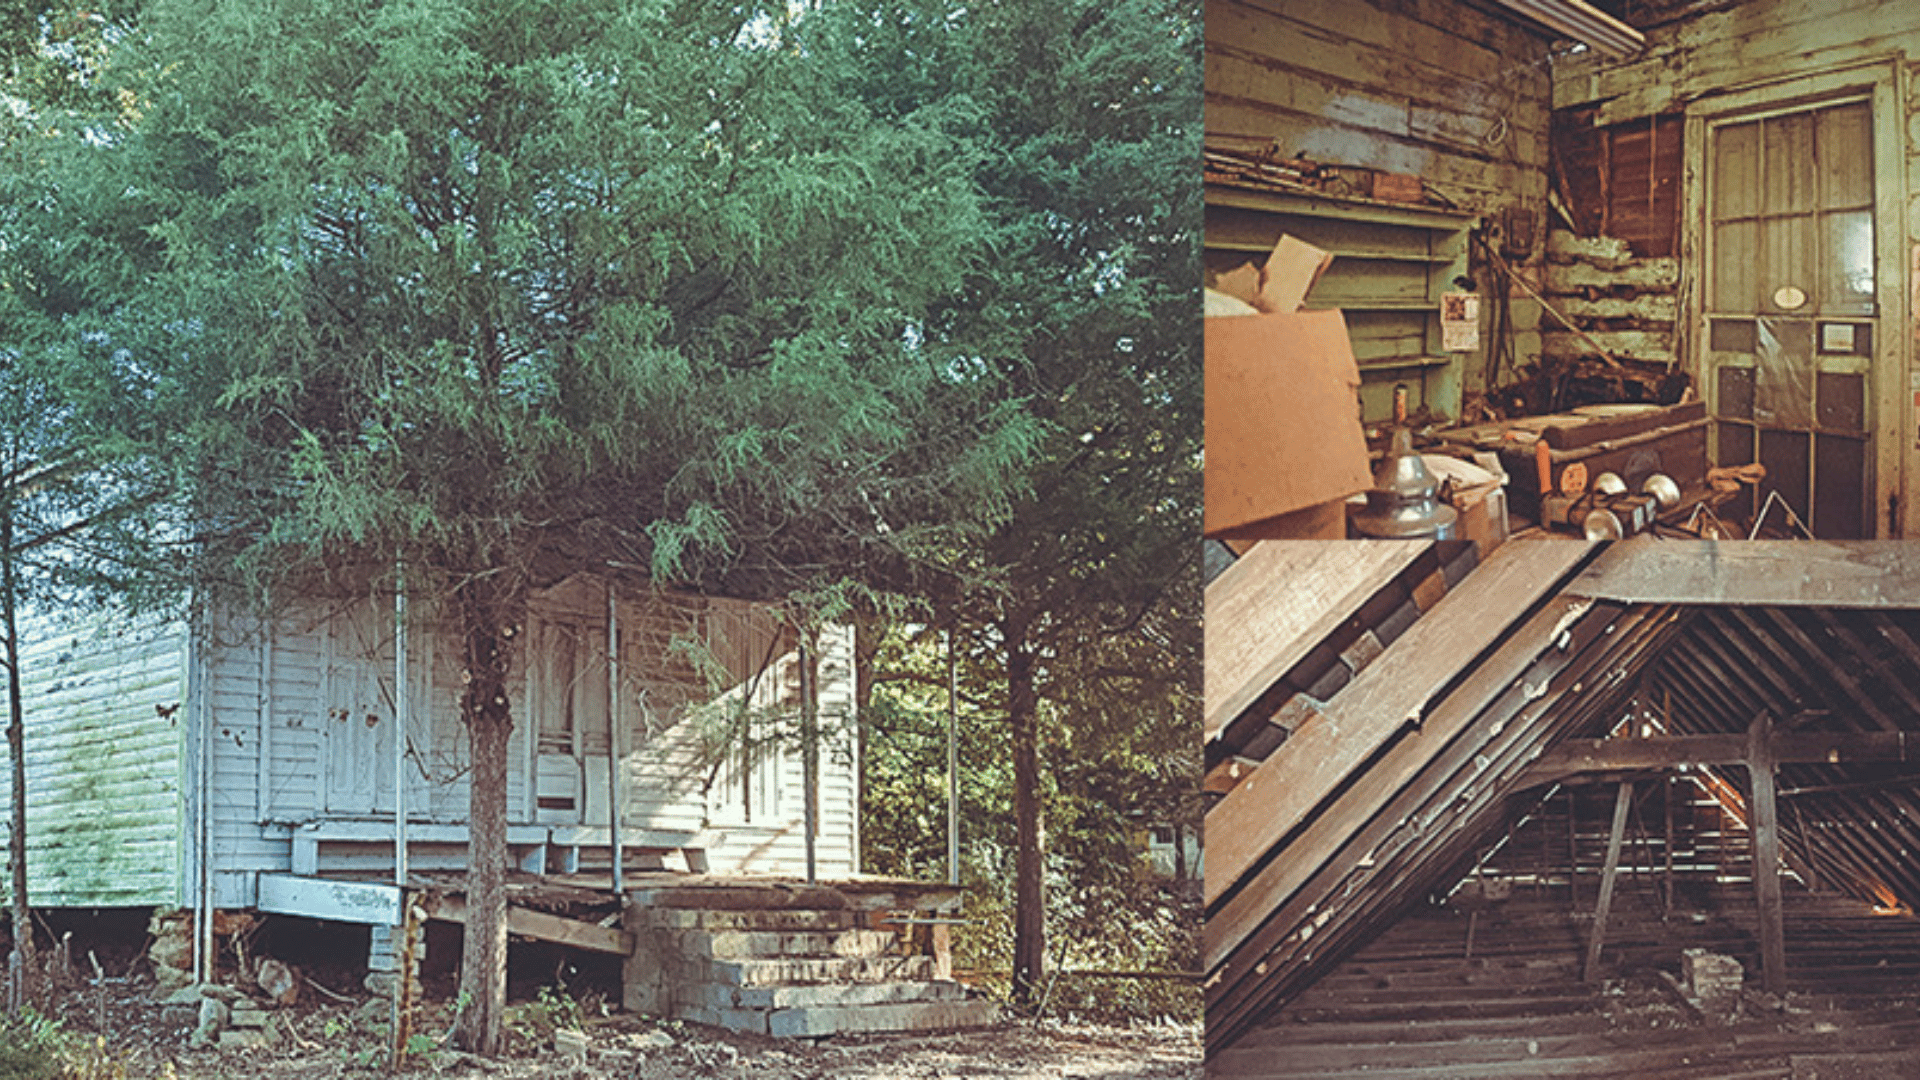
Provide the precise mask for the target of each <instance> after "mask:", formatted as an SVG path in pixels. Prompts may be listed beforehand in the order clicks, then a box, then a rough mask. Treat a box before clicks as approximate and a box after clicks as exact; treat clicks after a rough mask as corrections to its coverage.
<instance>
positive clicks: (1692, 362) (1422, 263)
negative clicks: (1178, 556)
mask: <svg viewBox="0 0 1920 1080" xmlns="http://www.w3.org/2000/svg"><path fill="white" fill-rule="evenodd" d="M1206 39H1207V40H1206V153H1205V190H1206V232H1205V266H1206V276H1207V284H1208V288H1209V290H1210V294H1209V303H1210V313H1214V312H1217V311H1225V310H1232V311H1247V310H1250V309H1251V310H1256V311H1259V312H1261V313H1262V314H1261V319H1264V320H1266V322H1267V325H1266V326H1265V330H1264V332H1263V333H1257V334H1256V333H1253V332H1251V331H1250V330H1246V329H1240V328H1236V329H1233V330H1230V329H1229V328H1228V327H1227V326H1226V325H1225V324H1238V323H1240V322H1241V321H1242V320H1240V319H1231V318H1209V319H1208V387H1209V399H1208V433H1207V439H1208V468H1209V476H1208V493H1207V500H1208V521H1207V531H1208V533H1209V535H1212V536H1217V537H1224V538H1230V539H1239V540H1245V539H1248V538H1253V537H1295V538H1339V537H1342V536H1368V535H1370V536H1391V535H1401V534H1402V532H1399V531H1395V530H1402V531H1404V530H1406V529H1408V528H1418V527H1421V526H1424V527H1426V528H1427V529H1428V534H1429V535H1434V534H1435V533H1434V532H1433V528H1434V522H1433V516H1439V517H1447V515H1448V513H1449V512H1451V514H1452V515H1453V516H1452V517H1450V518H1448V523H1449V524H1450V526H1451V528H1452V535H1455V536H1466V537H1469V538H1473V539H1477V540H1480V541H1482V543H1483V546H1485V543H1486V541H1487V540H1488V538H1490V537H1496V538H1497V537H1499V536H1504V535H1508V534H1516V535H1517V534H1521V533H1525V532H1527V531H1529V530H1538V531H1539V532H1541V533H1543V534H1546V535H1567V536H1582V535H1585V536H1591V537H1611V536H1618V535H1624V534H1631V533H1634V532H1644V531H1655V532H1661V533H1665V534H1667V535H1678V536H1701V537H1707V538H1726V539H1731V538H1740V539H1745V538H1749V537H1755V536H1757V537H1761V538H1781V539H1787V538H1818V539H1821V540H1849V539H1862V538H1865V539H1874V538H1880V539H1893V538H1899V537H1902V536H1910V535H1914V534H1915V533H1916V532H1920V510H1917V509H1916V508H1915V505H1914V502H1915V496H1916V495H1920V492H1916V491H1912V490H1910V489H1911V488H1913V487H1914V486H1915V485H1916V484H1920V367H1916V357H1915V355H1914V347H1913V342H1914V339H1915V334H1914V332H1913V328H1912V327H1911V326H1910V324H1909V320H1910V319H1911V318H1912V308H1913V306H1914V305H1913V304H1912V303H1911V302H1910V297H1911V296H1912V294H1913V290H1914V289H1915V288H1916V286H1920V179H1915V177H1920V167H1916V165H1915V164H1913V163H1914V162H1916V161H1920V113H1916V111H1915V110H1916V108H1920V9H1917V8H1914V7H1913V6H1912V5H1908V4H1903V3H1899V2H1897V0H1821V2H1818V3H1813V2H1809V0H1591V2H1582V0H1208V2H1207V5H1206ZM1283 238H1286V239H1285V240H1284V241H1283ZM1215 301H1219V306H1218V307H1216V306H1214V302H1215ZM1243 305H1244V306H1243ZM1334 312H1337V313H1338V314H1337V316H1333V317H1337V318H1338V319H1339V320H1340V321H1341V322H1342V323H1344V329H1345V333H1344V335H1342V337H1341V339H1340V340H1336V341H1333V342H1332V343H1331V345H1329V344H1327V343H1326V342H1324V341H1323V340H1322V339H1321V338H1317V337H1313V336H1312V335H1310V334H1308V333H1307V329H1310V327H1306V322H1305V320H1306V319H1307V317H1308V316H1315V317H1327V316H1328V313H1334ZM1248 325H1249V326H1251V325H1252V324H1251V323H1249V324H1248ZM1249 365H1250V366H1251V367H1252V369H1253V370H1252V373H1251V374H1249V373H1248V371H1246V370H1242V369H1243V368H1244V367H1247V366H1249ZM1262 372H1265V373H1268V374H1267V375H1265V376H1263V375H1262V374H1261V373H1262ZM1274 373H1280V374H1277V375H1275V374H1274ZM1263 378H1269V379H1272V380H1273V382H1274V383H1275V385H1272V386H1267V385H1264V384H1263V382H1262V380H1263ZM1316 380H1324V381H1326V382H1328V383H1329V384H1330V385H1332V386H1333V387H1335V388H1336V389H1337V390H1338V391H1340V392H1341V393H1339V394H1336V395H1335V398H1336V400H1338V401H1339V402H1340V407H1338V408H1328V407H1327V406H1326V405H1325V404H1324V402H1325V401H1326V400H1327V399H1326V398H1325V397H1324V396H1317V395H1315V394H1313V393H1303V392H1301V391H1302V387H1307V388H1309V389H1310V388H1311V387H1312V386H1314V385H1317V383H1316ZM1342 395H1344V396H1342ZM1354 397H1357V406H1355V405H1353V404H1351V402H1352V401H1353V398H1354ZM1242 414H1244V417H1243V416H1242ZM1276 427H1284V428H1286V429H1287V434H1285V435H1282V436H1275V435H1274V434H1273V429H1274V428H1276ZM1396 432H1404V437H1405V439H1406V443H1407V445H1406V446H1405V447H1402V448H1400V449H1399V450H1398V451H1396V448H1395V434H1396ZM1241 457H1244V458H1245V459H1246V462H1247V463H1246V465H1245V466H1244V467H1240V466H1239V465H1238V459H1239V458H1241ZM1403 457H1411V458H1412V459H1413V460H1414V461H1417V462H1419V463H1421V465H1422V466H1424V468H1425V469H1426V470H1429V471H1430V472H1431V475H1430V476H1429V477H1428V478H1427V481H1428V482H1430V483H1431V485H1432V487H1433V488H1434V489H1436V491H1435V494H1436V496H1437V501H1438V502H1439V503H1441V504H1446V509H1445V510H1441V511H1439V512H1438V513H1437V515H1429V516H1428V517H1420V515H1419V514H1410V513H1409V512H1402V513H1400V514H1399V515H1398V517H1396V516H1395V515H1394V514H1392V513H1385V514H1382V513H1381V512H1380V511H1381V507H1379V506H1378V505H1376V504H1377V503H1378V501H1379V499H1380V498H1381V497H1379V496H1369V497H1367V498H1370V499H1373V500H1374V502H1373V503H1369V505H1368V507H1367V508H1364V509H1363V508H1362V507H1361V506H1360V505H1359V503H1360V501H1361V499H1362V498H1363V496H1362V494H1361V493H1362V492H1363V491H1365V490H1366V489H1368V488H1373V489H1375V490H1379V491H1388V492H1389V493H1391V491H1392V489H1393V488H1394V486H1395V485H1396V484H1401V485H1404V484H1405V483H1406V477H1405V476H1404V475H1397V474H1396V473H1395V471H1394V463H1395V462H1396V461H1398V460H1399V459H1401V458H1403ZM1402 472H1404V470H1402ZM1272 474H1284V475H1278V476H1275V475H1272ZM1249 476H1252V477H1253V479H1248V477H1249ZM1656 476H1660V477H1665V478H1666V480H1668V481H1671V484H1663V483H1662V482H1660V481H1657V480H1654V479H1653V477H1656ZM1388 501H1389V502H1391V501H1392V500H1391V498H1389V499H1388ZM1349 503H1351V504H1352V505H1351V508H1349ZM1418 509H1427V508H1426V507H1425V506H1424V504H1423V506H1422V507H1420V508H1418ZM1370 512H1372V513H1373V516H1374V518H1376V519H1382V520H1373V519H1369V517H1368V514H1369V513H1370ZM1409 517H1411V518H1414V519H1417V520H1416V521H1415V524H1414V525H1408V523H1407V519H1408V518H1409ZM1447 534H1448V531H1447V528H1445V527H1441V528H1439V531H1438V535H1442V536H1445V535H1447Z"/></svg>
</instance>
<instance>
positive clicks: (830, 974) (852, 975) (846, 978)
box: [687, 956, 933, 986]
mask: <svg viewBox="0 0 1920 1080" xmlns="http://www.w3.org/2000/svg"><path fill="white" fill-rule="evenodd" d="M687 966H688V967H690V968H691V967H696V966H698V964H697V962H694V963H689V964H688V965H687ZM705 966H706V969H707V970H706V975H707V978H705V979H696V980H695V981H702V982H716V983H725V984H729V985H732V986H781V985H793V984H798V985H807V984H811V983H853V982H884V981H887V980H898V979H905V980H909V981H917V982H926V981H930V980H932V978H933V957H931V956H871V957H852V956H848V957H838V956H837V957H832V958H822V957H803V958H800V959H779V960H710V961H707V962H706V965H705ZM689 974H692V972H689Z"/></svg>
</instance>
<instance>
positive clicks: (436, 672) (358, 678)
mask: <svg viewBox="0 0 1920 1080" xmlns="http://www.w3.org/2000/svg"><path fill="white" fill-rule="evenodd" d="M412 615H413V617H412V619H411V620H410V624H409V625H410V626H411V627H413V629H411V630H410V632H409V635H408V637H409V649H408V655H409V667H410V682H411V684H412V686H411V692H410V695H409V702H410V712H411V713H412V719H411V722H410V724H409V730H408V733H407V748H408V753H407V758H406V766H405V775H406V778H407V782H406V788H407V790H406V794H405V798H406V804H407V810H408V818H409V820H410V821H415V822H422V823H438V824H442V825H457V824H459V823H462V822H464V821H465V819H466V815H467V805H468V788H467V781H468V778H467V772H466V763H467V748H466V738H465V732H464V729H463V728H462V725H461V723H460V717H459V708H458V700H459V699H458V695H459V692H460V686H461V673H460V662H459V657H460V648H459V640H458V637H457V634H456V633H455V632H454V631H453V629H452V628H451V627H450V626H448V625H446V624H445V623H444V622H443V621H441V620H439V619H438V618H436V615H435V613H434V612H433V611H432V610H431V609H429V608H427V607H426V606H425V605H416V606H415V608H414V610H413V613H412ZM214 622H215V623H217V625H216V626H215V628H214V629H213V630H211V631H209V632H208V633H207V634H206V635H205V637H204V641H203V646H204V647H203V648H201V650H200V653H199V655H200V657H201V658H202V663H201V665H200V669H201V670H202V672H203V674H202V683H203V687H204V693H203V694H202V695H201V697H202V699H203V701H204V703H205V706H206V713H205V716H206V718H207V720H208V722H209V725H210V726H209V728H208V730H207V733H206V735H207V745H210V746H211V748H212V756H211V761H212V769H213V776H212V782H211V785H210V787H209V790H210V791H211V792H212V799H211V813H212V824H211V832H212V844H211V852H212V856H213V865H212V874H213V880H214V882H215V902H216V903H217V904H219V905H221V906H247V905H250V904H251V903H253V895H252V880H253V875H254V874H256V873H257V872H259V871H276V872H286V871H289V870H294V869H296V866H295V863H294V855H293V851H294V848H295V843H296V841H295V836H296V833H298V832H299V831H300V830H301V829H302V828H303V827H309V826H311V825H313V823H316V822H332V823H345V822H360V823H364V825H365V826H366V827H367V829H370V830H376V831H372V832H369V833H367V835H368V836H369V837H370V839H369V840H367V841H366V842H365V846H364V849H362V850H359V851H355V852H350V853H348V854H346V855H344V856H340V857H343V858H349V859H355V860H359V861H357V862H354V863H353V865H354V866H356V867H357V868H360V869H375V868H376V865H375V864H377V863H382V862H384V864H385V865H387V866H391V863H390V861H387V860H390V854H389V853H388V852H386V851H384V850H382V848H381V846H380V843H379V842H378V841H376V840H373V839H371V837H375V836H384V835H390V834H385V833H381V832H378V831H377V829H376V826H379V825H381V823H390V822H391V820H392V814H393V808H394V806H393V802H394V779H393V769H394V761H395V758H394V745H393V738H394V712H395V704H396V700H397V699H396V695H395V690H394V621H393V607H392V599H391V597H366V598H359V599H355V600H351V601H341V602H338V603H335V604H331V605H321V604H303V605H300V606H298V607H296V608H293V609H290V610H285V611H282V612H279V613H277V615H276V617H275V618H274V620H273V621H272V624H271V625H268V624H266V623H265V622H262V621H261V620H260V619H258V618H253V617H228V618H224V619H220V620H215V621H214ZM771 625H772V624H771V621H770V618H769V616H767V615H766V614H765V613H764V611H763V610H756V609H754V608H752V607H751V606H749V605H745V604H741V603H738V602H734V601H726V600H717V599H708V598H700V597H678V596H673V597H669V596H651V597H642V598H628V597H622V599H621V603H620V612H619V634H620V665H619V668H620V684H619V685H620V689H619V693H618V695H617V696H616V699H615V710H616V715H617V717H618V720H619V725H620V733H619V738H618V744H619V747H618V748H619V751H620V760H621V763H622V767H623V771H622V776H623V779H622V789H623V790H622V794H623V796H624V802H623V805H624V812H623V814H622V822H623V828H624V829H626V830H627V840H628V842H629V843H630V844H634V843H648V842H658V843H660V844H661V846H665V847H691V848H698V849H702V850H704V851H705V852H706V853H707V860H708V868H709V869H711V870H713V871H717V872H728V871H738V870H754V871H772V872H791V873H799V872H801V871H802V870H804V868H805V849H804V836H803V833H802V827H801V824H800V822H801V818H802V813H803V809H802V808H803V801H802V800H803V789H802V780H801V762H800V754H799V750H798V745H797V742H789V741H783V742H782V743H780V745H778V746H776V747H774V748H773V749H771V750H770V751H769V753H768V755H767V756H766V757H765V758H764V759H763V760H762V761H761V762H759V763H758V764H759V767H760V771H761V772H762V773H763V774H764V775H763V787H765V788H766V789H767V791H766V794H765V795H763V796H762V799H761V805H759V806H757V807H755V808H753V810H752V811H751V812H745V811H742V810H740V809H739V808H736V807H734V806H732V804H731V803H729V801H728V793H727V792H726V791H725V790H720V789H716V787H715V784H714V783H713V781H714V780H715V778H716V777H717V775H718V774H719V772H721V771H724V770H721V769H717V768H716V758H715V751H714V748H713V745H712V743H711V740H712V739H713V738H714V737H715V735H716V729H715V728H714V725H713V720H714V718H715V717H716V716H725V715H726V714H727V710H725V709H724V707H723V708H720V709H713V708H705V709H703V708H701V705H702V704H703V703H705V702H707V701H708V700H709V699H710V698H711V697H712V696H713V692H712V691H710V690H709V688H708V687H709V683H708V679H709V678H710V677H711V678H718V679H719V680H720V681H721V683H722V684H723V685H724V684H726V683H729V682H733V683H740V684H751V688H750V692H751V693H752V695H753V696H754V697H755V698H756V699H763V703H771V702H773V701H775V700H777V694H778V692H779V685H778V684H779V683H780V682H781V680H783V679H784V680H788V681H791V673H792V671H793V668H794V664H795V655H794V651H793V646H792V642H791V641H790V640H782V639H780V638H779V636H778V634H777V633H776V632H774V631H773V630H771V629H770V627H771ZM522 640H523V642H525V643H526V651H525V652H523V653H522V655H520V656H518V657H516V663H515V671H514V675H513V677H512V679H511V680H510V686H509V694H510V696H511V698H512V701H513V709H514V720H515V723H514V736H513V740H512V742H511V745H510V748H509V754H510V768H509V791H508V815H509V821H510V822H511V823H514V824H515V825H523V826H543V827H547V828H550V829H554V830H561V831H566V830H571V832H570V833H569V834H568V835H570V836H572V837H574V838H575V839H576V841H577V842H578V843H579V844H580V845H581V846H582V847H591V846H593V845H594V844H595V842H596V841H594V840H593V839H592V838H591V834H593V833H594V832H596V831H598V832H602V833H603V832H604V831H605V830H606V828H607V825H608V822H607V815H606V809H605V808H606V792H607V788H608V786H609V783H608V779H609V778H608V773H609V769H608V765H607V758H606V751H607V734H606V723H607V719H606V717H607V702H608V687H607V679H608V666H607V659H608V657H607V600H606V592H605V586H604V584H603V583H601V582H599V581H596V580H591V579H576V580H574V581H570V582H568V583H566V584H564V585H562V586H560V587H558V588H556V589H554V590H552V591H550V592H549V593H547V594H544V595H542V596H540V597H538V598H536V600H535V602H534V603H533V604H532V605H531V606H530V610H529V612H528V618H527V626H526V627H524V628H523V636H522ZM770 646H771V647H770ZM750 657H751V659H749V658H750ZM851 657H852V637H851V633H850V632H848V631H846V630H844V629H839V628H836V629H834V630H832V631H830V632H828V633H826V634H824V635H823V636H822V657H821V681H820V686H821V692H820V696H821V717H822V721H821V726H822V729H823V732H826V733H827V734H828V735H829V736H830V737H829V738H827V739H825V740H823V743H822V748H821V774H820V792H821V795H820V806H821V821H820V829H819V834H818V837H817V841H818V848H817V858H818V867H819V871H820V873H822V874H844V873H848V872H851V871H852V870H853V869H854V861H853V860H854V852H855V850H856V849H857V842H856V834H855V829H856V828H857V824H856V820H855V818H856V815H857V806H856V799H855V793H854V786H853V785H854V780H853V776H854V770H853V758H854V754H853V745H852V729H853V723H852V709H853V705H852V703H853V700H854V698H853V687H852V677H853V675H852V671H853V668H852V658H851ZM761 664H766V665H767V667H768V670H767V672H766V673H764V674H762V673H761V672H760V670H759V665H761ZM740 692H741V691H739V690H734V691H728V692H727V693H731V694H734V695H736V697H737V694H738V693H740ZM769 695H774V696H771V697H770V696H769ZM770 726H771V722H770V721H769V722H763V725H762V727H763V734H764V733H765V730H770ZM785 726H786V727H788V728H794V727H795V725H794V724H793V723H792V722H791V720H790V719H789V720H787V721H785ZM796 730H797V729H796ZM536 736H539V737H538V738H536ZM198 745H199V743H198V741H196V742H195V743H194V744H193V746H194V749H195V750H196V752H195V753H190V754H189V762H190V764H192V763H194V762H197V760H198V756H197V747H198ZM536 778H538V780H537V782H536ZM423 835H424V833H423ZM438 835H440V836H443V837H444V836H445V835H446V834H445V832H444V830H443V831H441V833H439V834H438ZM583 836H584V837H586V839H580V837H583ZM191 839H192V838H191V837H190V838H189V850H192V849H193V846H192V843H191ZM597 842H598V844H600V845H602V846H603V845H604V844H605V840H604V839H601V840H599V841H597ZM454 851H457V849H452V848H449V849H448V851H443V852H442V853H441V854H440V855H439V856H438V857H440V858H441V859H443V860H444V859H446V858H449V857H453V856H452V855H451V854H450V852H454ZM189 861H191V859H190V860H189ZM187 877H188V888H187V892H188V895H190V896H191V895H197V887H196V886H195V884H194V881H195V875H194V873H192V872H190V873H189V874H188V875H187Z"/></svg>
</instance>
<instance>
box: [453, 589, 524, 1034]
mask: <svg viewBox="0 0 1920 1080" xmlns="http://www.w3.org/2000/svg"><path fill="white" fill-rule="evenodd" d="M523 599H524V596H523V594H522V593H520V592H519V591H518V590H516V589H514V588H513V587H512V586H503V585H502V583H500V582H498V581H493V580H481V581H476V582H469V583H467V584H466V585H463V586H461V588H460V589H459V590H458V591H457V592H456V593H455V603H456V605H457V607H458V609H459V612H460V622H461V633H462V636H463V639H464V641H465V654H466V671H465V672H464V677H465V679H466V690H465V692H463V693H462V694H461V696H460V717H461V720H462V721H464V722H465V724H466V726H467V745H468V748H469V753H470V755H471V760H472V773H471V775H472V789H471V797H470V799H469V801H468V804H467V805H468V809H467V835H468V846H467V925H466V930H465V933H464V935H463V944H462V948H461V953H460V996H461V998H462V1000H463V1001H464V1002H465V1005H464V1008H462V1010H461V1012H460V1017H459V1020H458V1022H457V1025H456V1027H455V1029H454V1038H455V1040H456V1041H457V1042H458V1043H459V1045H460V1046H461V1048H463V1049H465V1050H468V1051H471V1052H473V1053H476V1054H484V1055H489V1056H491V1055H496V1054H498V1053H500V1051H501V1030H500V1026H501V1024H500V1022H501V1017H502V1016H503V1014H504V1013H505V1011H506V1006H507V741H508V739H509V737H510V736H511V735H512V733H513V714H512V712H511V710H510V709H509V707H508V702H507V685H506V683H507V673H508V671H509V669H510V668H511V667H512V662H513V646H514V641H515V638H516V636H517V635H518V633H519V625H518V623H519V614H520V609H521V606H522V604H521V601H522V600H523Z"/></svg>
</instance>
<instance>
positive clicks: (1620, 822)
mask: <svg viewBox="0 0 1920 1080" xmlns="http://www.w3.org/2000/svg"><path fill="white" fill-rule="evenodd" d="M1632 805H1633V781H1631V780H1626V781H1622V782H1621V784H1620V794H1619V797H1617V798H1616V799H1614V802H1613V830H1612V831H1611V832H1609V833H1608V834H1607V865H1606V867H1605V869H1603V870H1601V871H1600V902H1599V904H1598V905H1596V906H1595V907H1594V909H1593V936H1592V938H1590V939H1589V940H1588V941H1587V966H1586V968H1585V969H1584V971H1583V973H1582V978H1584V979H1585V980H1586V981H1588V982H1592V981H1593V980H1594V977H1595V976H1596V975H1598V974H1599V972H1600V949H1601V947H1602V946H1603V945H1605V944H1606V941H1607V912H1608V909H1609V908H1611V907H1612V906H1613V881H1614V878H1615V876H1616V875H1617V874H1618V873H1619V870H1620V842H1621V840H1622V839H1623V838H1624V837H1625V835H1626V831H1627V810H1628V808H1629V807H1631V806H1632Z"/></svg>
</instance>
